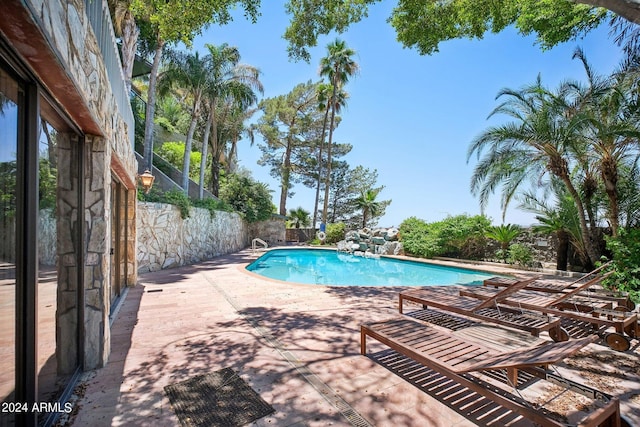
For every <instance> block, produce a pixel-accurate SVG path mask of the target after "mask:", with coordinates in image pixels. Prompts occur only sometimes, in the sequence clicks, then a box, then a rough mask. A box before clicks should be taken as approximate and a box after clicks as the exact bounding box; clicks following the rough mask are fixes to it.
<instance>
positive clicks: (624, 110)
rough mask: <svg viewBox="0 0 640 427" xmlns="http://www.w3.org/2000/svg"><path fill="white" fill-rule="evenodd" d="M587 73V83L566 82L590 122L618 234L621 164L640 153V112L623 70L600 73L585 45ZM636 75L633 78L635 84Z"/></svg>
mask: <svg viewBox="0 0 640 427" xmlns="http://www.w3.org/2000/svg"><path fill="white" fill-rule="evenodd" d="M573 57H574V58H578V59H579V60H580V61H581V62H582V64H583V66H584V69H585V72H586V75H587V85H586V86H585V85H581V84H580V83H578V82H569V83H566V84H565V86H566V87H567V89H568V92H569V93H572V94H573V95H574V96H575V98H576V102H577V104H578V105H579V110H578V114H580V115H582V117H583V118H584V120H585V121H586V122H587V123H588V127H587V128H586V129H585V132H584V136H585V138H586V140H587V144H588V145H587V146H588V151H589V153H590V154H591V157H594V158H595V159H594V160H595V167H596V169H597V170H598V172H599V173H600V178H601V179H602V182H603V183H604V190H605V192H606V195H607V198H608V208H609V209H608V215H607V216H608V220H609V225H610V226H611V232H612V234H613V236H614V237H615V236H617V235H618V228H619V220H620V206H619V198H618V192H619V188H618V186H619V185H618V181H619V175H620V167H621V166H622V165H624V164H626V163H628V162H629V160H631V159H635V158H637V157H638V155H640V145H639V144H638V140H639V139H640V114H639V113H638V104H637V99H635V96H634V94H633V93H631V91H630V90H629V89H630V88H631V87H632V86H630V85H629V83H630V82H629V81H628V80H627V78H626V76H625V74H624V73H621V74H617V75H615V76H613V77H609V78H606V77H603V76H599V75H597V74H596V73H595V72H594V71H593V69H592V68H591V66H590V64H589V63H588V62H587V59H586V56H585V54H584V52H583V51H582V49H576V51H575V53H574V55H573ZM635 81H636V79H633V82H634V83H633V84H635Z"/></svg>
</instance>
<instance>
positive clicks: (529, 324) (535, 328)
mask: <svg viewBox="0 0 640 427" xmlns="http://www.w3.org/2000/svg"><path fill="white" fill-rule="evenodd" d="M404 301H412V302H415V303H417V304H421V305H422V306H423V307H425V308H426V307H432V308H437V309H439V310H444V311H447V312H450V313H455V314H460V315H463V316H467V317H470V318H473V319H478V320H482V321H484V322H488V323H493V324H498V325H502V326H508V327H512V328H514V329H520V330H523V331H527V332H529V333H531V334H532V335H534V336H539V335H540V333H541V332H543V331H549V330H551V329H554V328H556V329H558V328H559V327H560V319H556V318H553V317H549V316H534V315H531V314H527V313H522V312H521V311H519V310H518V311H514V310H512V309H510V308H509V307H506V306H504V307H502V308H501V307H499V306H498V305H495V304H493V302H491V301H490V303H491V305H490V304H487V303H486V302H481V303H479V302H478V299H477V298H473V297H466V296H461V295H460V294H453V293H450V292H448V291H446V290H440V289H438V288H418V289H412V290H409V291H403V292H400V295H399V302H398V308H399V311H400V313H402V312H403V311H404Z"/></svg>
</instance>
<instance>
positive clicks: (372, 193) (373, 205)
mask: <svg viewBox="0 0 640 427" xmlns="http://www.w3.org/2000/svg"><path fill="white" fill-rule="evenodd" d="M378 193H379V191H378V190H373V189H369V190H366V191H363V192H361V193H360V196H359V197H358V198H357V199H356V200H355V201H354V203H355V205H356V208H358V209H362V228H366V226H367V222H368V221H369V220H370V219H371V218H372V217H375V216H376V215H378V214H379V213H380V210H381V207H382V206H381V205H380V202H378V201H377V200H376V197H378Z"/></svg>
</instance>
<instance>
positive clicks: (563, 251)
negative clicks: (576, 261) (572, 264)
mask: <svg viewBox="0 0 640 427" xmlns="http://www.w3.org/2000/svg"><path fill="white" fill-rule="evenodd" d="M556 237H557V238H558V247H557V249H556V250H557V254H556V270H560V271H567V262H568V259H569V233H567V232H566V231H564V230H559V231H558V232H557V233H556Z"/></svg>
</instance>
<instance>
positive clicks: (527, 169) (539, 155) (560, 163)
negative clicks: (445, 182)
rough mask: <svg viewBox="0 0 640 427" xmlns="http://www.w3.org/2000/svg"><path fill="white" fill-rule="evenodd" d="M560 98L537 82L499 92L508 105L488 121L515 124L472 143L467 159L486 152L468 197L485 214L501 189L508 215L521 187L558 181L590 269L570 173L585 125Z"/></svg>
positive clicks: (587, 239) (591, 253)
mask: <svg viewBox="0 0 640 427" xmlns="http://www.w3.org/2000/svg"><path fill="white" fill-rule="evenodd" d="M561 95H562V94H561ZM561 95H556V94H554V93H552V92H550V91H548V90H547V89H545V88H544V87H543V86H542V83H541V80H540V77H538V79H537V80H536V83H535V84H533V85H530V86H528V87H525V88H523V89H521V90H519V91H515V90H511V89H503V90H502V91H500V93H499V94H498V98H506V100H505V101H503V102H502V103H501V104H500V105H498V107H496V108H495V109H494V110H493V112H492V113H491V114H490V116H489V117H491V116H493V115H496V114H498V113H501V114H506V115H508V116H510V117H512V118H513V119H514V121H512V122H508V123H505V124H502V125H498V126H493V127H490V128H489V129H487V130H485V131H484V132H482V133H481V134H480V135H479V136H478V137H477V138H475V139H474V140H473V141H472V143H471V145H470V147H469V151H468V157H467V159H469V158H470V157H471V156H472V155H473V154H474V153H477V154H478V156H480V154H481V153H482V152H483V151H485V150H486V154H485V156H484V157H483V158H481V159H480V160H479V162H478V164H477V165H476V167H475V169H474V172H473V175H472V178H471V191H472V193H473V194H474V195H478V196H479V198H480V205H481V207H482V208H484V207H485V206H486V203H487V200H488V198H489V195H490V194H491V193H492V192H493V191H494V190H495V189H496V188H497V187H498V186H502V208H503V210H506V208H507V206H508V204H509V202H510V201H511V200H512V198H513V197H514V195H515V194H516V192H517V191H518V189H519V188H520V187H521V186H522V185H523V184H524V183H525V182H531V183H532V184H533V185H534V186H538V185H539V183H540V182H541V180H542V178H543V177H544V176H545V175H546V174H547V173H549V174H550V175H552V176H554V177H557V178H558V179H559V180H560V181H561V182H562V183H563V184H564V186H565V187H566V189H567V191H568V192H569V194H570V195H571V197H572V198H573V200H574V202H575V203H576V207H577V208H578V212H577V213H578V218H579V220H580V229H581V232H582V236H583V239H584V245H585V250H586V253H587V256H588V261H589V262H590V263H592V264H593V263H595V262H596V261H597V260H598V255H597V253H596V251H595V248H594V246H593V243H592V240H591V234H590V230H589V227H588V226H587V221H586V215H585V207H584V204H583V202H582V199H581V196H580V194H579V192H578V190H577V188H576V186H575V184H574V182H573V181H572V174H571V172H570V170H571V167H572V163H571V162H572V157H571V153H572V150H573V149H574V145H575V144H579V143H580V142H582V140H581V137H582V134H581V132H582V129H583V127H584V121H583V120H582V117H581V116H580V115H578V114H567V112H568V102H567V101H566V100H565V99H563V98H562V96H561Z"/></svg>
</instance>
